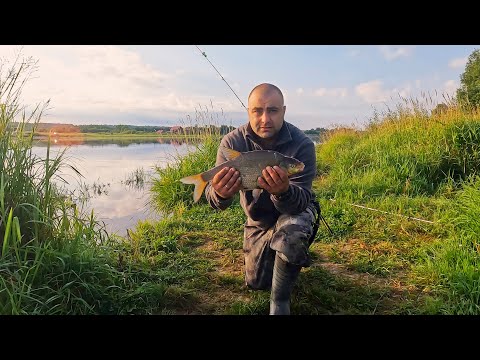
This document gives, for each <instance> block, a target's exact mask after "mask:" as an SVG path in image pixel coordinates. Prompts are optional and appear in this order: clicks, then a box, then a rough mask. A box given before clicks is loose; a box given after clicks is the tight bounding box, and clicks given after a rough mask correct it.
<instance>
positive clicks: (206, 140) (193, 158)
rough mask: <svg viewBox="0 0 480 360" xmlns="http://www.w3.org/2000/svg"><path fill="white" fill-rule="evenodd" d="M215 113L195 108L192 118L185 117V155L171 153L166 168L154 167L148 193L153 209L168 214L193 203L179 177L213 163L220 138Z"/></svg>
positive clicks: (189, 190)
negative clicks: (186, 122)
mask: <svg viewBox="0 0 480 360" xmlns="http://www.w3.org/2000/svg"><path fill="white" fill-rule="evenodd" d="M222 114H223V112H222ZM218 116H219V114H218V113H211V112H209V110H208V108H207V107H205V109H202V108H200V109H197V110H196V113H195V119H194V120H191V119H189V125H190V126H189V128H190V129H193V131H192V132H190V133H185V136H187V137H188V138H190V140H191V146H192V147H191V149H190V150H189V151H188V153H187V154H186V155H180V154H173V155H172V161H170V162H169V164H168V165H167V166H166V167H158V166H157V167H156V168H155V173H156V174H155V175H156V176H155V177H154V179H153V181H152V187H151V193H152V202H153V206H154V207H155V208H156V209H157V211H159V212H163V213H169V212H171V211H172V210H173V209H174V208H176V207H185V206H190V205H192V204H193V187H192V186H191V185H185V184H183V183H181V182H180V179H181V178H183V177H186V176H189V175H194V174H198V173H201V172H204V171H207V170H209V169H210V168H212V167H214V166H215V160H216V155H217V150H218V146H219V144H220V139H221V137H222V135H221V133H220V127H219V126H218ZM193 124H195V125H193ZM202 199H204V197H203V196H202Z"/></svg>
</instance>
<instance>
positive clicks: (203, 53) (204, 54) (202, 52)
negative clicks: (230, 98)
mask: <svg viewBox="0 0 480 360" xmlns="http://www.w3.org/2000/svg"><path fill="white" fill-rule="evenodd" d="M195 47H196V48H197V49H198V51H200V53H201V54H202V55H203V56H205V59H207V61H208V62H209V63H210V65H212V67H213V68H214V69H215V71H216V72H217V73H218V75H220V77H221V78H222V80H223V81H225V84H227V85H228V87H229V88H230V90H232V92H233V93H234V94H235V96H236V97H237V99H238V101H240V104H242V106H243V107H244V108H245V110H246V109H247V108H246V106H245V105H243V102H242V100H240V98H239V97H238V95H237V93H236V92H235V91H234V90H233V89H232V87H231V86H230V85H229V84H228V82H227V80H225V79H224V77H223V76H222V74H220V71H218V70H217V68H216V67H215V66H214V65H213V64H212V62H211V61H210V60H209V59H208V58H207V54H206V53H205V52H204V51H202V50H200V48H199V47H198V46H197V45H195Z"/></svg>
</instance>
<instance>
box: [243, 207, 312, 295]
mask: <svg viewBox="0 0 480 360" xmlns="http://www.w3.org/2000/svg"><path fill="white" fill-rule="evenodd" d="M316 216H317V211H316V210H315V208H314V207H313V206H309V207H307V209H306V210H305V211H304V212H302V213H300V214H297V215H288V214H282V215H280V217H279V218H278V219H277V221H276V223H275V224H274V225H273V226H271V227H270V228H268V229H262V228H260V227H258V226H248V225H245V231H244V240H243V252H244V256H245V281H246V284H247V285H248V286H249V287H250V288H252V289H270V288H271V286H272V276H273V265H274V263H275V254H277V253H278V255H279V256H280V257H281V258H282V259H283V260H285V261H286V262H288V263H290V264H293V265H298V266H302V267H308V266H310V262H311V260H310V255H309V250H308V249H309V247H310V245H311V243H312V242H313V237H312V234H313V227H314V224H315V219H316Z"/></svg>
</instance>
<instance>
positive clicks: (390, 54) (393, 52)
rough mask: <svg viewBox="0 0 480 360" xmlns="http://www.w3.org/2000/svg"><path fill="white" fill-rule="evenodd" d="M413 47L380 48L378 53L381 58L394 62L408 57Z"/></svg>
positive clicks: (383, 46)
mask: <svg viewBox="0 0 480 360" xmlns="http://www.w3.org/2000/svg"><path fill="white" fill-rule="evenodd" d="M414 48H415V47H414V46H386V45H382V46H380V48H379V49H380V52H381V53H382V55H383V57H384V58H385V59H387V60H388V61H390V60H395V59H397V58H399V57H402V56H403V57H409V56H410V55H412V53H413V49H414Z"/></svg>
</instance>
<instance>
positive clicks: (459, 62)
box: [448, 56, 468, 69]
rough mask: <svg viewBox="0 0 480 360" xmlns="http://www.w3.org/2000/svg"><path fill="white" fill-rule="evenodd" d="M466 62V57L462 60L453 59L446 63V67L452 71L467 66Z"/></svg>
mask: <svg viewBox="0 0 480 360" xmlns="http://www.w3.org/2000/svg"><path fill="white" fill-rule="evenodd" d="M467 61H468V56H466V57H463V58H455V59H452V60H450V62H449V63H448V66H449V67H451V68H452V69H457V68H463V67H465V65H467Z"/></svg>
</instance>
